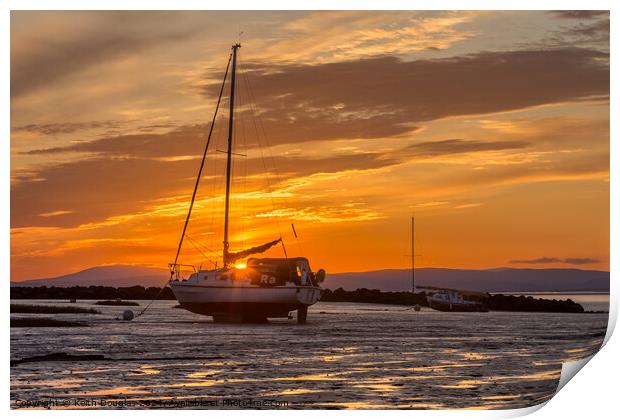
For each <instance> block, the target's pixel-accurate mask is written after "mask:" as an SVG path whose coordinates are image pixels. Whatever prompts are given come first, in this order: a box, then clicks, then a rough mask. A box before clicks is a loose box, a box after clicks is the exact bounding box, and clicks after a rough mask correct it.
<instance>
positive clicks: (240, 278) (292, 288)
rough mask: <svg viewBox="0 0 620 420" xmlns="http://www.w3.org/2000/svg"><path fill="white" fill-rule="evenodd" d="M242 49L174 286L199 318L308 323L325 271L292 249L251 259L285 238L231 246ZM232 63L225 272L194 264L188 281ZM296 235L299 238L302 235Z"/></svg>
mask: <svg viewBox="0 0 620 420" xmlns="http://www.w3.org/2000/svg"><path fill="white" fill-rule="evenodd" d="M239 48H241V45H240V44H235V45H233V46H232V52H231V54H230V57H229V59H228V64H227V66H226V72H225V74H224V80H223V81H222V85H221V88H220V93H219V97H218V101H217V106H216V109H215V114H214V116H213V121H212V122H211V127H210V131H209V135H208V138H207V142H206V146H205V149H204V153H203V157H202V162H201V164H200V169H199V171H198V177H197V179H196V183H195V186H194V192H193V194H192V198H191V202H190V206H189V211H188V214H187V217H186V219H185V224H184V226H183V231H182V234H181V240H180V241H179V247H178V249H177V253H176V257H175V259H174V262H173V263H170V264H169V268H170V281H169V283H168V284H169V286H170V288H171V289H172V292H173V293H174V296H175V297H176V299H177V300H178V302H179V304H180V306H181V307H182V308H185V309H187V310H189V311H191V312H194V313H197V314H202V315H209V316H212V317H213V319H214V321H215V322H265V321H266V320H267V319H268V318H287V317H290V316H289V313H291V312H293V311H297V322H298V323H305V322H306V318H307V314H308V307H309V306H311V305H314V304H315V303H316V302H317V301H318V300H319V299H320V296H321V288H320V287H319V283H321V282H322V281H323V280H324V278H325V271H324V270H318V271H317V272H316V273H315V272H313V271H312V269H311V268H310V263H309V261H308V259H307V258H305V257H294V258H289V257H288V256H287V255H286V250H285V258H249V259H248V257H250V256H252V255H257V254H260V253H263V252H265V251H267V250H268V249H270V248H272V247H274V246H276V245H278V244H282V237H280V238H277V239H274V240H272V241H270V242H267V243H265V244H262V245H258V246H254V247H251V248H248V249H245V250H241V251H236V252H233V251H231V247H230V242H229V228H230V226H229V222H230V221H229V213H230V193H231V167H232V159H233V155H234V154H235V153H233V139H234V132H233V128H234V124H233V118H234V106H235V76H236V74H235V73H236V69H237V51H238V50H239ZM231 62H232V70H231V72H230V99H229V106H230V110H229V115H228V145H227V146H228V150H227V152H226V153H227V161H226V162H227V164H226V193H225V194H226V195H225V213H224V238H223V254H222V260H223V264H222V266H221V267H220V268H217V265H216V267H215V268H214V269H211V270H203V269H200V268H199V269H198V270H196V269H195V268H194V267H193V266H190V267H192V271H193V272H192V273H191V274H190V275H189V277H188V278H184V277H183V274H182V272H181V271H182V268H183V267H186V265H183V264H180V263H179V253H180V251H181V246H182V244H183V238H184V237H185V234H186V230H187V225H188V223H189V220H190V216H191V212H192V208H193V205H194V201H195V198H196V191H197V189H198V184H199V182H200V178H201V174H202V169H203V167H204V163H205V158H206V156H207V151H208V148H209V142H210V140H211V134H212V133H213V126H214V124H215V121H216V116H217V113H218V110H219V107H220V103H221V100H222V94H223V91H224V86H225V85H226V81H227V77H228V70H229V68H230V67H231ZM293 229H294V227H293ZM295 236H297V234H296V233H295ZM243 259H247V261H246V262H245V264H240V263H237V262H238V261H240V260H243Z"/></svg>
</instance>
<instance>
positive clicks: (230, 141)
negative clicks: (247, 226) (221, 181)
mask: <svg viewBox="0 0 620 420" xmlns="http://www.w3.org/2000/svg"><path fill="white" fill-rule="evenodd" d="M239 48H241V44H235V45H233V46H232V50H233V52H232V56H233V57H232V72H231V74H230V111H229V119H228V152H227V158H226V210H225V213H224V258H223V260H224V267H227V266H228V248H229V243H228V211H229V207H230V175H231V164H232V145H233V117H234V108H235V74H236V70H237V50H238V49H239Z"/></svg>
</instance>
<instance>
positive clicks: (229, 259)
mask: <svg viewBox="0 0 620 420" xmlns="http://www.w3.org/2000/svg"><path fill="white" fill-rule="evenodd" d="M280 242H282V238H278V239H276V240H275V241H271V242H267V243H266V244H263V245H259V246H254V247H252V248H248V249H244V250H243V251H239V252H227V253H226V263H228V264H232V263H234V262H235V261H237V260H240V259H241V258H245V257H249V256H250V255H253V254H260V253H261V252H265V251H267V250H268V249H269V248H271V247H272V246H275V245H277V244H279V243H280Z"/></svg>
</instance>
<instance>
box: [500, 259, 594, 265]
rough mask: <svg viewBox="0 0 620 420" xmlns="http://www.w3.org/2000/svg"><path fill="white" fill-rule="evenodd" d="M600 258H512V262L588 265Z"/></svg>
mask: <svg viewBox="0 0 620 420" xmlns="http://www.w3.org/2000/svg"><path fill="white" fill-rule="evenodd" d="M598 262H600V260H597V259H595V258H564V259H560V258H556V257H542V258H534V259H531V260H512V261H510V263H511V264H552V263H562V264H572V265H587V264H594V263H598Z"/></svg>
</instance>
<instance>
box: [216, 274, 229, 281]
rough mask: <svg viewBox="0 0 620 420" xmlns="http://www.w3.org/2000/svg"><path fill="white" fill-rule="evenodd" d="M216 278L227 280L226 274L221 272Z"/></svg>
mask: <svg viewBox="0 0 620 420" xmlns="http://www.w3.org/2000/svg"><path fill="white" fill-rule="evenodd" d="M217 279H218V280H228V274H221V275H219V276H218V277H217Z"/></svg>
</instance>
